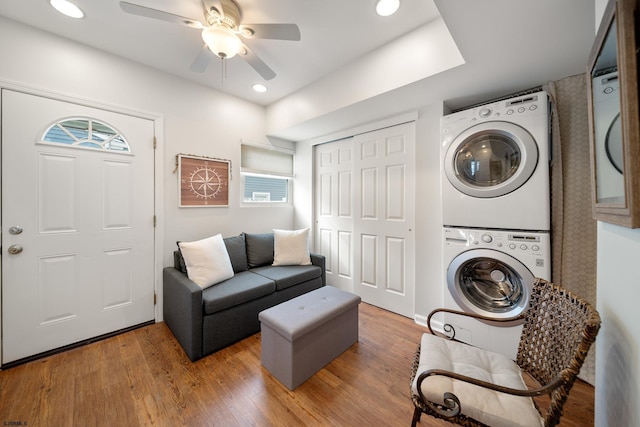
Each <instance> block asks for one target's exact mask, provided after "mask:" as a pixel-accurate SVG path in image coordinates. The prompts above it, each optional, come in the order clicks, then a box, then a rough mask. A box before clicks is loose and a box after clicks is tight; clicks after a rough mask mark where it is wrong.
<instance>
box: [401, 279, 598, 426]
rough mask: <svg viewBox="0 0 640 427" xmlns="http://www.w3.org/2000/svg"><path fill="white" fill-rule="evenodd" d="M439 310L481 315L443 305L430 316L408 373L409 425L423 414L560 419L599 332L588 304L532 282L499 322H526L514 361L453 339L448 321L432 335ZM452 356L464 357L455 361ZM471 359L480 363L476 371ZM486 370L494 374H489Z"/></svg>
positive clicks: (550, 422) (521, 421) (463, 421)
mask: <svg viewBox="0 0 640 427" xmlns="http://www.w3.org/2000/svg"><path fill="white" fill-rule="evenodd" d="M443 311H444V312H449V313H457V314H460V315H465V316H471V317H475V318H479V319H485V320H486V318H483V317H482V316H479V315H476V314H470V313H462V312H457V311H454V310H448V309H436V310H434V311H433V312H432V313H431V314H430V315H429V317H428V321H427V322H428V326H429V330H430V331H431V334H424V335H423V337H422V342H421V344H420V345H419V346H418V349H417V351H416V354H415V357H414V360H413V366H412V372H411V399H412V400H413V403H414V405H415V411H414V414H413V421H412V423H411V425H412V427H413V426H415V425H416V423H417V422H418V421H420V416H421V415H422V413H423V412H424V413H426V414H428V415H431V416H434V417H437V418H442V419H445V420H447V421H450V422H452V423H456V424H460V425H464V426H487V425H491V426H496V425H505V426H506V425H508V426H513V425H537V426H555V425H557V424H558V422H559V421H560V417H561V416H562V407H563V405H564V403H565V401H566V400H567V396H568V394H569V391H570V390H571V387H572V386H573V384H574V382H575V380H576V378H577V375H578V373H579V371H580V368H581V366H582V364H583V362H584V360H585V357H586V356H587V352H588V351H589V348H590V347H591V344H592V343H593V342H594V341H595V338H596V335H597V333H598V330H599V329H600V316H599V314H598V312H597V311H596V310H595V309H594V308H593V307H592V306H591V305H590V304H589V303H587V302H585V301H584V300H582V299H581V298H580V297H578V296H576V295H575V294H573V293H571V292H570V291H568V290H566V289H563V288H561V287H560V286H557V285H554V284H553V283H550V282H547V281H545V280H542V279H536V281H535V283H534V285H533V291H532V295H531V298H530V303H529V307H528V309H527V310H525V311H524V312H523V313H522V314H521V315H520V316H518V317H516V318H511V319H504V321H513V320H515V319H524V325H523V330H522V334H521V336H520V343H519V347H518V352H517V356H516V360H515V362H514V361H512V360H509V359H508V358H507V357H506V356H502V355H499V354H496V353H490V352H486V351H484V350H482V349H479V348H476V347H472V346H470V345H467V344H464V343H461V342H459V341H456V340H455V339H453V337H454V336H455V331H453V328H452V327H451V325H445V327H444V330H445V332H446V333H451V336H448V337H446V338H448V339H444V338H443V337H442V336H435V335H436V334H434V333H433V330H432V329H431V324H430V323H431V318H432V316H433V315H434V314H435V313H437V312H443ZM457 358H462V359H464V360H462V361H461V362H460V363H458V362H456V360H455V359H457ZM451 359H454V360H451ZM471 364H473V365H476V364H479V365H481V366H480V367H479V368H478V369H476V368H474V367H472V366H470V365H471ZM492 370H499V371H500V372H499V374H498V375H493V374H492V373H491V372H490V371H492ZM523 373H527V374H528V375H529V376H530V377H531V378H532V379H533V380H535V381H536V382H537V384H536V386H534V388H530V387H527V386H526V385H525V383H524V381H523V377H522V375H523ZM509 377H511V379H508V378H509ZM514 379H515V382H514V381H513V380H514ZM542 395H549V397H550V403H549V405H548V408H547V409H546V411H544V410H541V409H540V408H539V407H538V405H537V404H536V402H535V401H534V400H533V397H536V396H542Z"/></svg>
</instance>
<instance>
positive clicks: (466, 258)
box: [447, 249, 534, 319]
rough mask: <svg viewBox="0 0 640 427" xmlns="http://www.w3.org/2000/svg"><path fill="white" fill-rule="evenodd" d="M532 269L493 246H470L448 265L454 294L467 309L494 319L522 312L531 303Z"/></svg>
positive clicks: (459, 303) (457, 300) (449, 280)
mask: <svg viewBox="0 0 640 427" xmlns="http://www.w3.org/2000/svg"><path fill="white" fill-rule="evenodd" d="M533 280H534V276H533V273H531V271H530V270H529V269H528V268H527V267H526V266H525V265H524V264H523V263H521V262H520V261H518V260H517V259H515V258H514V257H512V256H510V255H507V254H505V253H503V252H500V251H496V250H492V249H471V250H468V251H465V252H462V253H461V254H460V255H458V256H457V257H455V258H454V259H453V261H451V264H450V265H449V267H448V269H447V285H448V288H449V292H451V296H452V297H453V299H454V300H455V301H456V302H457V303H458V305H459V306H460V307H461V308H462V309H463V310H465V311H468V312H473V313H477V314H481V315H483V316H488V317H492V318H495V319H504V318H508V317H513V316H517V315H519V314H520V313H522V312H523V311H524V310H525V309H526V308H527V306H528V304H529V296H530V295H531V288H532V286H533Z"/></svg>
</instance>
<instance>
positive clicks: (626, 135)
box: [587, 0, 640, 228]
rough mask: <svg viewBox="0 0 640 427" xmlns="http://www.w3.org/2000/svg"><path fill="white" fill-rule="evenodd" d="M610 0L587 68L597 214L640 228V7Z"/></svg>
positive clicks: (631, 2) (634, 1)
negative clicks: (639, 22)
mask: <svg viewBox="0 0 640 427" xmlns="http://www.w3.org/2000/svg"><path fill="white" fill-rule="evenodd" d="M638 2H639V0H610V1H609V3H608V5H607V8H606V10H605V12H604V16H603V18H602V23H601V24H600V28H599V30H598V33H597V35H596V39H595V42H594V46H593V49H592V50H591V55H590V56H589V64H588V68H587V82H588V84H587V86H588V95H589V126H590V137H591V171H592V173H591V175H592V177H593V178H592V198H593V218H594V219H596V220H598V221H606V222H610V223H613V224H618V225H622V226H625V227H630V228H638V227H640V115H639V113H638V111H639V107H638V66H637V64H638V52H637V49H638V46H640V43H639V35H638V34H639V32H638V31H637V26H636V20H637V18H638V17H637V13H638V10H637V7H638Z"/></svg>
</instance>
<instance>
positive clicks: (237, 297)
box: [202, 271, 276, 327]
mask: <svg viewBox="0 0 640 427" xmlns="http://www.w3.org/2000/svg"><path fill="white" fill-rule="evenodd" d="M275 290H276V284H275V282H274V281H273V280H271V279H268V278H267V277H264V276H261V275H259V274H254V273H252V272H250V271H243V272H240V273H238V274H236V275H235V276H233V277H232V278H231V279H229V280H225V281H224V282H221V283H218V284H217V285H215V286H211V287H209V288H207V289H205V290H204V291H203V292H202V301H203V304H204V313H205V314H213V313H216V312H218V311H222V310H224V309H227V308H230V307H235V306H236V305H240V304H242V303H245V302H248V301H251V300H254V299H258V298H261V297H263V296H265V295H269V294H272V293H273V292H275ZM225 327H233V326H232V325H228V326H225Z"/></svg>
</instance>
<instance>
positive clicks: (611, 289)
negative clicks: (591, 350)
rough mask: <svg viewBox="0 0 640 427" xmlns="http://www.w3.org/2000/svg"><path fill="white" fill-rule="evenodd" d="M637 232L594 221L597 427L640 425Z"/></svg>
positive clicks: (639, 248)
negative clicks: (599, 324) (598, 323)
mask: <svg viewBox="0 0 640 427" xmlns="http://www.w3.org/2000/svg"><path fill="white" fill-rule="evenodd" d="M638 260H640V229H636V230H630V229H628V228H624V227H619V226H616V225H611V224H607V223H603V222H599V223H598V279H597V286H598V303H597V306H598V307H597V308H598V312H599V313H600V316H601V317H602V329H600V332H599V334H598V336H597V338H596V355H597V358H596V417H595V419H596V423H595V424H596V426H601V427H605V426H607V427H618V426H637V425H640V406H639V405H638V402H640V317H639V316H638V301H640V278H639V277H640V276H639V275H638Z"/></svg>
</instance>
